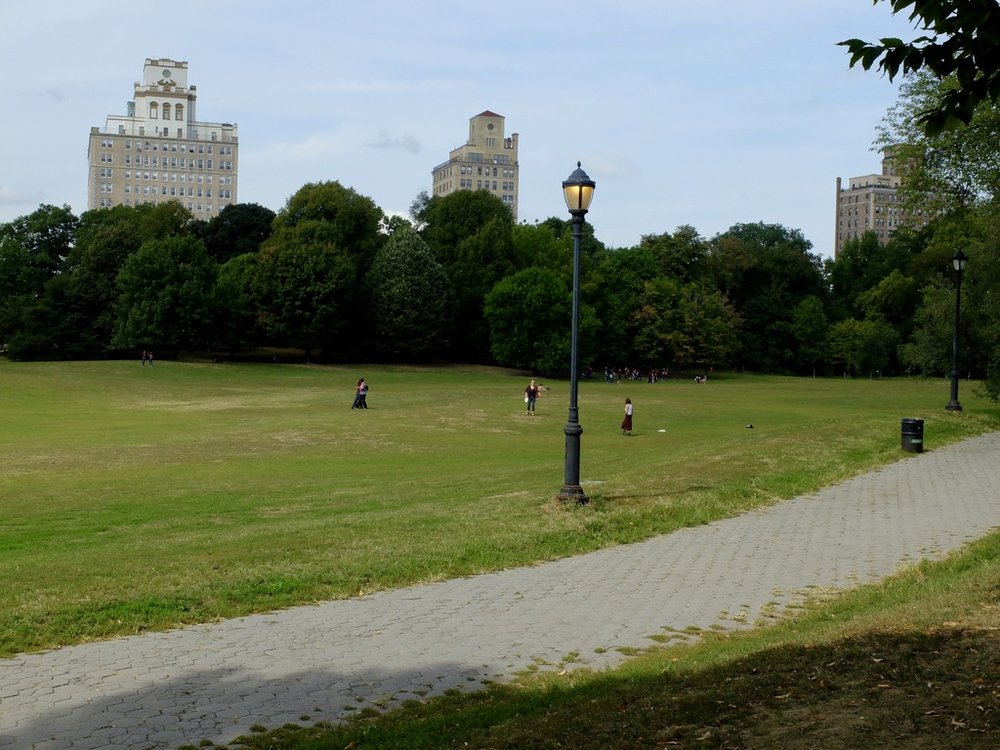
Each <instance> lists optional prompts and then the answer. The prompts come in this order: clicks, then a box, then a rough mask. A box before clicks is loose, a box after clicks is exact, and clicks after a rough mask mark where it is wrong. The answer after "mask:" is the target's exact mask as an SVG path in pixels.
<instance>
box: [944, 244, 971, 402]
mask: <svg viewBox="0 0 1000 750" xmlns="http://www.w3.org/2000/svg"><path fill="white" fill-rule="evenodd" d="M968 262H969V259H968V257H967V256H966V255H965V253H963V252H962V251H961V250H959V251H958V252H956V253H955V254H954V255H953V256H952V257H951V264H952V266H953V267H954V268H955V275H956V277H957V278H956V281H955V332H954V335H953V336H952V339H951V400H950V401H949V402H948V403H947V404H945V407H944V408H945V409H947V410H948V411H962V405H961V404H960V403H958V316H959V312H960V311H961V308H962V274H963V273H964V272H965V264H966V263H968Z"/></svg>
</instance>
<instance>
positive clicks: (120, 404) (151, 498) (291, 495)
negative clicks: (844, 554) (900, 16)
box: [0, 360, 1000, 656]
mask: <svg viewBox="0 0 1000 750" xmlns="http://www.w3.org/2000/svg"><path fill="white" fill-rule="evenodd" d="M362 375H364V376H365V377H366V378H367V379H368V380H369V382H370V384H371V391H370V393H369V398H368V400H369V405H370V408H369V409H368V410H367V411H363V412H362V411H352V410H351V409H350V404H351V401H352V398H353V386H354V383H355V382H356V380H357V378H358V377H360V376H362ZM526 384H527V378H526V377H523V376H520V375H517V374H513V373H509V372H504V371H500V370H491V369H484V368H472V367H466V368H462V367H447V368H422V367H402V366H400V367H390V366H372V367H369V366H365V367H364V368H363V369H362V368H359V367H355V366H351V367H320V366H295V365H233V364H224V365H213V364H202V363H178V362H168V361H161V362H159V363H158V364H157V365H156V367H155V368H151V367H145V368H144V367H141V366H140V365H139V363H138V362H94V363H68V364H67V363H37V364H35V363H11V362H8V361H6V360H0V518H2V519H3V521H2V523H0V580H2V581H3V584H4V585H3V586H2V587H0V656H4V655H10V654H13V653H16V652H18V651H23V650H29V649H36V648H43V647H48V646H54V645H60V644H67V643H73V642H79V641H82V640H88V639H94V638H104V637H109V636H112V635H119V634H128V633H135V632H140V631H142V630H146V629H159V628H166V627H171V626H174V625H177V624H180V623H190V622H199V621H207V620H212V619H215V618H219V617H231V616H236V615H240V614H245V613H248V612H254V611H262V610H267V609H273V608H277V607H283V606H288V605H291V604H295V603H300V602H308V601H313V600H316V599H328V598H336V597H346V596H353V595H356V594H359V593H364V592H368V591H372V590H374V589H379V588H386V587H395V586H401V585H404V584H409V583H414V582H421V581H432V580H438V579H442V578H447V577H451V576H457V575H463V574H467V573H472V572H476V571H482V570H488V569H498V568H504V567H510V566H514V565H521V564H526V563H531V562H535V561H538V560H542V559H551V558H555V557H561V556H565V555H569V554H576V553H579V552H584V551H587V550H592V549H595V548H598V547H601V546H607V545H611V544H616V543H624V542H629V541H633V540H636V539H640V538H643V537H647V536H649V535H652V534H657V533H662V532H666V531H669V530H671V529H674V528H677V527H679V526H683V525H690V524H698V523H704V522H707V521H709V520H712V519H714V518H718V517H720V516H724V515H729V514H735V513H740V512H743V511H745V510H747V509H749V508H752V507H757V506H760V505H762V504H766V503H771V502H776V501H779V500H781V499H784V498H787V497H790V496H792V495H795V494H798V493H801V492H805V491H809V490H813V489H815V488H817V487H819V486H822V485H826V484H830V483H832V482H835V481H837V480H839V479H842V478H845V477H847V476H850V475H852V474H855V473H857V472H859V471H861V470H863V469H866V468H869V467H871V466H874V465H877V464H881V463H885V462H887V461H891V460H894V459H896V458H899V457H900V456H902V455H903V454H902V453H901V451H900V439H899V433H900V419H901V418H903V417H919V418H922V419H924V420H925V422H926V423H925V436H926V444H927V449H928V450H933V449H934V448H935V447H936V446H940V445H943V444H945V443H946V442H950V441H953V440H956V439H960V438H961V437H964V436H966V435H970V434H976V433H979V432H982V431H984V430H987V429H996V428H997V425H998V424H1000V407H998V406H997V405H995V404H991V403H989V402H987V401H984V400H982V399H980V398H978V397H977V396H975V395H974V390H975V389H974V387H973V386H972V385H970V384H965V383H963V385H962V392H961V394H960V397H961V401H962V403H963V405H964V406H965V408H966V411H965V412H964V413H962V414H949V413H947V412H945V410H944V404H945V402H946V401H947V400H948V384H947V382H946V381H943V380H934V381H930V380H924V379H905V380H883V381H870V380H843V379H828V380H827V379H796V378H776V377H755V376H735V375H734V376H721V377H717V378H714V379H713V380H712V381H710V382H709V383H708V384H706V385H696V384H694V383H692V382H688V381H684V382H678V381H669V382H662V383H657V384H655V385H651V384H647V383H627V384H626V383H623V384H620V385H608V384H605V383H603V382H600V381H598V382H586V381H585V382H583V383H581V389H580V421H581V423H582V425H583V428H584V434H583V438H582V462H581V463H582V468H581V481H582V484H583V486H584V489H585V490H586V491H587V492H588V493H589V494H590V496H591V498H592V502H591V504H590V505H588V506H584V507H578V506H565V505H562V504H560V503H559V502H558V501H556V500H555V499H554V496H555V494H556V492H557V491H558V490H559V488H560V486H561V485H562V480H563V449H564V436H563V432H562V427H563V424H564V422H565V420H566V412H567V401H568V398H567V384H566V383H565V382H551V383H547V385H550V386H551V389H550V390H548V391H546V392H545V393H544V394H543V397H542V398H541V399H540V400H539V403H538V413H537V416H535V417H527V416H525V414H524V413H523V408H524V404H523V400H522V394H523V391H524V387H525V385H526ZM626 396H629V397H631V398H632V400H633V402H634V403H635V429H634V431H633V437H631V438H626V437H623V436H622V435H621V434H620V431H619V429H618V423H619V422H620V420H621V413H622V409H623V404H624V400H625V397H626ZM748 424H753V425H754V427H753V429H749V428H747V426H746V425H748Z"/></svg>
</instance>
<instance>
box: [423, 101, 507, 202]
mask: <svg viewBox="0 0 1000 750" xmlns="http://www.w3.org/2000/svg"><path fill="white" fill-rule="evenodd" d="M432 175H433V183H434V192H433V195H442V196H443V195H449V194H450V193H454V192H455V191H456V190H488V191H490V192H491V193H493V194H494V195H496V196H497V197H498V198H500V200H502V201H503V202H504V203H506V204H507V206H508V208H510V212H511V213H512V214H513V215H514V221H517V191H518V163H517V133H513V134H512V135H511V136H510V138H507V137H506V136H504V118H503V116H502V115H498V114H497V113H496V112H490V111H489V110H486V111H485V112H480V113H479V114H478V115H476V116H475V117H472V118H470V119H469V140H468V141H466V143H465V144H464V145H462V146H459V147H458V148H456V149H454V150H453V151H452V152H451V154H450V155H449V157H448V161H446V162H444V163H443V164H438V165H437V166H436V167H434V170H433V172H432Z"/></svg>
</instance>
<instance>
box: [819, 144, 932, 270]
mask: <svg viewBox="0 0 1000 750" xmlns="http://www.w3.org/2000/svg"><path fill="white" fill-rule="evenodd" d="M901 184H902V178H901V177H900V175H899V174H898V172H897V170H896V167H895V164H894V162H893V155H892V150H891V149H886V150H885V151H884V152H883V153H882V173H881V174H867V175H862V176H860V177H852V178H850V180H848V184H847V185H846V186H845V185H843V184H842V181H841V179H840V178H839V177H838V178H837V221H836V228H837V231H836V238H835V244H834V256H833V257H834V259H836V258H837V257H838V256H839V255H840V251H841V250H842V249H843V247H844V242H846V241H847V240H849V239H855V238H858V237H860V236H861V235H863V234H864V233H865V232H874V233H875V235H876V236H877V237H878V240H879V243H880V244H883V245H884V244H886V243H887V242H888V241H889V239H890V237H892V234H893V232H894V231H895V230H896V229H897V228H898V227H900V226H904V225H905V226H911V227H916V228H919V227H922V226H924V225H925V224H927V221H928V219H927V217H926V216H925V215H923V214H912V213H910V212H908V211H905V210H904V209H903V207H902V201H901V199H900V195H899V188H900V185H901Z"/></svg>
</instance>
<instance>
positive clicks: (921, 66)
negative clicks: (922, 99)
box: [840, 0, 1000, 136]
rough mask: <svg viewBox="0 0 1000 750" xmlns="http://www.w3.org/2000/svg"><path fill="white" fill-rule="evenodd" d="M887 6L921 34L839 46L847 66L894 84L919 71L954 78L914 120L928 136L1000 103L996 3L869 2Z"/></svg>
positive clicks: (998, 6)
mask: <svg viewBox="0 0 1000 750" xmlns="http://www.w3.org/2000/svg"><path fill="white" fill-rule="evenodd" d="M879 2H888V3H889V4H890V5H891V6H892V12H893V13H894V14H895V13H902V12H906V11H909V19H910V20H911V21H913V22H915V23H917V24H919V26H920V27H921V30H922V31H924V32H926V33H925V34H924V35H922V36H919V37H917V38H915V39H913V40H911V41H909V42H904V41H903V40H902V39H899V38H895V37H886V38H883V39H880V40H879V41H878V42H877V43H871V42H866V41H863V40H861V39H848V40H846V41H843V42H840V44H841V45H842V46H845V47H847V49H848V51H849V53H850V55H851V63H850V64H851V66H854V65H856V64H858V63H860V64H861V65H862V67H864V69H865V70H869V69H871V67H872V66H873V65H875V64H876V63H877V64H878V69H879V70H880V71H882V72H883V73H884V74H885V75H887V76H888V77H889V80H893V79H894V78H895V77H896V76H897V75H898V74H900V73H902V74H903V75H904V76H905V75H907V74H909V73H915V72H917V71H919V70H929V71H931V73H933V74H934V75H935V76H937V77H938V78H947V77H949V76H954V79H955V81H956V82H957V85H956V86H955V87H954V88H951V89H949V90H947V91H944V92H942V95H941V97H940V98H939V99H938V100H936V101H934V102H932V103H928V106H927V107H926V108H925V109H923V110H922V111H921V112H920V113H919V114H918V116H917V118H916V122H917V123H918V124H920V126H921V127H923V129H924V131H925V132H926V133H927V134H928V135H931V136H933V135H937V134H938V133H940V132H941V131H943V130H945V129H946V128H950V127H955V126H956V125H959V124H968V123H969V122H971V121H972V118H973V115H974V114H975V111H976V108H977V107H978V106H979V105H980V103H982V102H984V101H991V102H996V101H998V100H1000V4H998V3H997V2H996V0H873V4H875V5H877V4H878V3H879Z"/></svg>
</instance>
